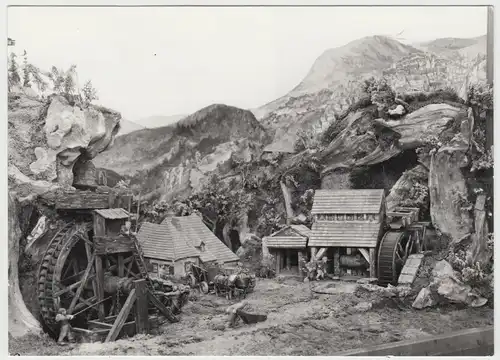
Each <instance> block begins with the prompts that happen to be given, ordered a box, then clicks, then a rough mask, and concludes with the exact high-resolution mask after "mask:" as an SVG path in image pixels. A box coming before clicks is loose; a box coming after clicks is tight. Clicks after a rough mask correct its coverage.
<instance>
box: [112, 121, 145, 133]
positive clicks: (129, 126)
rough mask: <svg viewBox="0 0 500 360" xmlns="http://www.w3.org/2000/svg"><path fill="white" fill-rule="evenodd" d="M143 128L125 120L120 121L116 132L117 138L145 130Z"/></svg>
mask: <svg viewBox="0 0 500 360" xmlns="http://www.w3.org/2000/svg"><path fill="white" fill-rule="evenodd" d="M145 128H146V127H145V126H142V125H140V124H137V123H136V122H133V121H130V120H126V119H121V121H120V130H119V131H118V134H117V135H118V136H122V135H125V134H128V133H131V132H133V131H138V130H143V129H145Z"/></svg>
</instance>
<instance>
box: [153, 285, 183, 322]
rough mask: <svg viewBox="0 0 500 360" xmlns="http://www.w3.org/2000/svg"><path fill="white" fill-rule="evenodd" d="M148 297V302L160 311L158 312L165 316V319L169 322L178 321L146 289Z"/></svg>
mask: <svg viewBox="0 0 500 360" xmlns="http://www.w3.org/2000/svg"><path fill="white" fill-rule="evenodd" d="M148 297H149V300H150V301H151V302H152V303H153V304H154V305H155V306H156V307H157V308H158V310H160V312H161V313H162V314H163V315H165V317H166V318H167V319H168V320H169V321H170V322H178V321H179V319H178V318H177V317H176V316H175V315H174V314H173V313H172V311H170V309H168V308H167V307H166V306H165V305H163V303H162V302H161V301H160V300H158V298H157V297H156V296H154V294H153V293H152V292H151V291H150V290H149V289H148Z"/></svg>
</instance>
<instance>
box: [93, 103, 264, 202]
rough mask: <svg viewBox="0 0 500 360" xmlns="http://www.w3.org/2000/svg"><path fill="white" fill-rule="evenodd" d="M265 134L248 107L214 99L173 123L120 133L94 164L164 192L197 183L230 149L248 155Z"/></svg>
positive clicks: (145, 187) (162, 195)
mask: <svg viewBox="0 0 500 360" xmlns="http://www.w3.org/2000/svg"><path fill="white" fill-rule="evenodd" d="M268 142H269V137H268V135H267V133H266V131H265V129H264V128H263V126H262V125H261V124H259V122H258V121H257V120H256V119H255V117H254V116H253V114H252V113H251V112H250V111H247V110H242V109H238V108H235V107H232V106H227V105H222V104H214V105H211V106H208V107H206V108H203V109H201V110H199V111H197V112H196V113H194V114H192V115H190V116H187V117H186V118H184V119H182V120H181V121H179V122H178V123H177V124H175V125H173V126H166V127H160V128H156V129H144V130H140V131H135V132H133V133H129V134H126V135H124V136H120V137H119V138H117V139H116V141H115V143H114V146H113V147H112V148H111V149H110V150H109V151H107V152H106V153H103V154H101V155H100V156H99V157H97V158H96V159H95V161H94V162H95V164H96V166H98V167H101V168H107V169H111V170H114V171H116V172H118V173H119V174H121V175H124V176H127V177H129V178H131V179H132V184H137V186H140V188H141V190H142V191H143V193H144V192H146V193H149V194H151V195H150V196H151V197H160V198H165V197H167V196H169V194H171V193H173V192H176V191H179V190H185V189H186V188H187V189H189V188H190V187H191V186H196V185H194V184H197V183H198V181H199V180H200V179H201V178H203V175H204V174H205V173H207V172H210V171H213V170H215V168H216V167H217V166H220V165H222V164H223V163H225V162H227V161H228V160H230V158H231V156H232V155H233V154H236V153H237V154H240V155H241V156H243V158H246V159H250V158H251V157H252V156H253V155H255V154H256V153H257V152H258V149H260V148H261V147H262V145H263V144H266V143H268Z"/></svg>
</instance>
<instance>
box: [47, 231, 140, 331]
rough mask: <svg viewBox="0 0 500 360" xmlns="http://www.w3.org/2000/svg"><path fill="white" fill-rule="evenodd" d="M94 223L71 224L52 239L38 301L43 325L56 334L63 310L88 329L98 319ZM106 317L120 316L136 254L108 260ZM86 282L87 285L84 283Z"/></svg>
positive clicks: (136, 276) (106, 259) (119, 255)
mask: <svg viewBox="0 0 500 360" xmlns="http://www.w3.org/2000/svg"><path fill="white" fill-rule="evenodd" d="M92 232H93V231H92V223H91V222H81V223H67V224H66V225H64V226H63V227H61V228H60V229H59V231H58V232H57V233H56V234H55V235H54V237H53V238H52V239H51V241H50V243H49V245H48V247H47V250H46V251H45V254H44V256H43V260H42V262H41V265H40V268H39V271H38V301H39V305H40V312H41V316H42V319H43V322H44V323H45V325H46V326H47V328H48V329H49V330H50V331H51V332H53V333H56V332H57V329H58V326H57V324H56V323H55V316H56V314H57V311H58V309H59V308H61V307H63V308H65V309H66V310H67V311H68V313H70V314H77V313H78V312H80V311H81V310H82V309H85V308H88V311H85V312H83V313H81V314H79V315H77V316H76V317H75V320H74V323H75V325H76V326H78V327H87V324H86V323H87V320H88V319H90V318H94V319H95V318H97V304H96V303H97V288H96V287H97V282H96V279H95V276H96V275H95V274H96V273H95V251H94V243H93V241H92V235H93V234H92ZM103 268H104V269H105V277H104V284H103V286H104V292H105V298H104V299H105V301H103V302H102V303H103V304H104V309H105V315H106V316H109V315H116V314H117V313H118V312H119V310H120V305H121V304H122V303H123V302H122V301H124V299H125V298H126V294H127V292H128V291H130V289H131V288H132V283H133V281H134V280H136V279H139V278H140V277H141V276H140V275H139V274H137V272H138V271H137V265H136V264H135V260H134V257H133V256H132V254H131V253H130V254H113V255H108V256H106V257H105V258H104V264H103ZM82 280H85V281H82Z"/></svg>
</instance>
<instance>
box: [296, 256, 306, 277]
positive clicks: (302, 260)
mask: <svg viewBox="0 0 500 360" xmlns="http://www.w3.org/2000/svg"><path fill="white" fill-rule="evenodd" d="M297 258H298V260H299V261H298V263H299V275H300V276H304V273H303V272H302V267H301V264H302V263H303V262H304V261H305V259H304V254H303V253H302V251H301V250H299V251H297Z"/></svg>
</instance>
